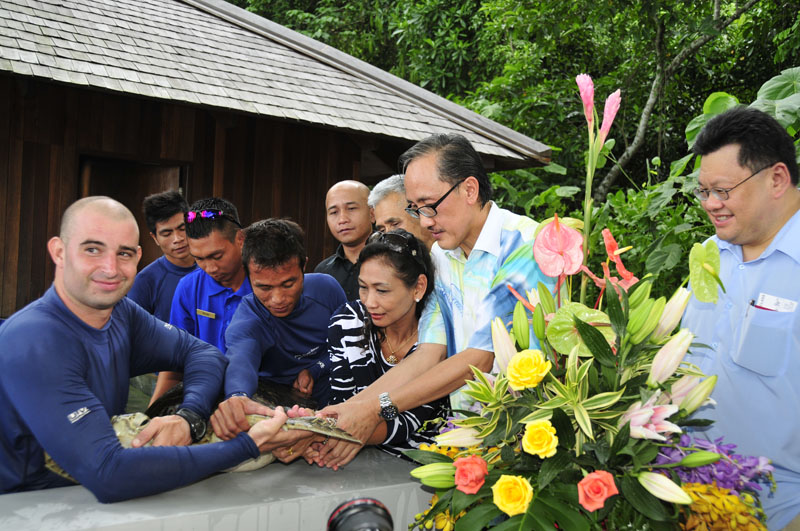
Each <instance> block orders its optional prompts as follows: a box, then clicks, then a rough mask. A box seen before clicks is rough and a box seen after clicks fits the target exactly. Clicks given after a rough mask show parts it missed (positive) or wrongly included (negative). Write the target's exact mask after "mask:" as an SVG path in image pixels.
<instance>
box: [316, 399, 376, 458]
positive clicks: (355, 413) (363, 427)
mask: <svg viewBox="0 0 800 531" xmlns="http://www.w3.org/2000/svg"><path fill="white" fill-rule="evenodd" d="M369 404H370V402H367V401H361V402H358V403H357V402H355V401H353V400H348V401H347V402H344V403H342V404H336V405H332V406H328V407H326V408H325V409H322V410H320V411H319V412H318V413H317V416H318V417H336V418H337V426H339V427H340V428H342V429H343V430H345V431H347V432H348V433H350V434H351V435H353V436H354V437H355V438H356V439H359V440H361V441H368V440H369V439H370V436H371V435H372V434H373V432H374V431H375V429H376V428H377V427H378V425H379V424H380V422H381V419H380V417H379V416H378V413H377V411H375V410H374V408H370V407H369ZM363 447H364V445H363V444H356V443H351V442H346V441H329V442H328V444H326V445H324V446H323V447H322V448H319V455H318V456H317V458H316V463H317V464H318V465H319V466H327V467H328V468H333V469H334V470H338V468H339V467H340V466H344V465H346V464H347V463H349V462H350V461H352V460H353V458H354V457H355V456H356V454H358V452H359V451H360V450H361V448H363Z"/></svg>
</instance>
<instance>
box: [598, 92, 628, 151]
mask: <svg viewBox="0 0 800 531" xmlns="http://www.w3.org/2000/svg"><path fill="white" fill-rule="evenodd" d="M621 102H622V95H621V94H620V90H619V89H617V90H616V91H614V92H613V93H612V94H611V95H610V96H609V97H608V98H607V99H606V104H605V106H604V107H603V124H602V125H601V126H600V134H599V135H598V137H597V145H598V146H600V148H598V149H601V148H602V146H603V143H604V142H605V141H606V137H607V136H608V131H609V130H610V129H611V124H612V123H614V117H615V116H616V115H617V111H619V105H620V103H621Z"/></svg>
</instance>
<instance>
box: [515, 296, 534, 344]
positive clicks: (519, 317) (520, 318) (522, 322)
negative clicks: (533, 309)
mask: <svg viewBox="0 0 800 531" xmlns="http://www.w3.org/2000/svg"><path fill="white" fill-rule="evenodd" d="M513 323H514V324H513V326H512V328H511V333H512V337H513V338H514V340H515V341H516V343H517V347H519V349H520V350H525V349H527V348H528V347H529V346H530V335H531V327H530V324H529V323H528V313H527V311H526V310H525V306H524V305H523V304H522V301H517V304H516V305H515V306H514V319H513Z"/></svg>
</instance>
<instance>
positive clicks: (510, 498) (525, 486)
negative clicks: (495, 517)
mask: <svg viewBox="0 0 800 531" xmlns="http://www.w3.org/2000/svg"><path fill="white" fill-rule="evenodd" d="M492 493H493V494H494V498H493V500H492V501H494V504H495V505H497V508H498V509H500V510H501V511H503V512H504V513H506V514H507V515H508V516H514V515H516V514H522V513H524V512H525V511H527V510H528V505H529V504H530V503H531V500H532V499H533V488H532V487H531V484H530V483H529V482H528V480H527V479H525V478H524V477H522V476H506V475H505V474H504V475H502V476H500V479H498V480H497V482H496V483H495V484H494V485H493V486H492Z"/></svg>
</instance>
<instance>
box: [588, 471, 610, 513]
mask: <svg viewBox="0 0 800 531" xmlns="http://www.w3.org/2000/svg"><path fill="white" fill-rule="evenodd" d="M614 494H619V491H618V490H617V486H616V485H615V484H614V476H612V475H611V474H609V473H608V472H606V471H605V470H596V471H595V472H592V473H591V474H588V475H587V476H586V477H585V478H583V479H582V480H581V481H580V482H579V483H578V501H579V502H580V504H581V505H582V506H583V508H584V509H586V510H587V511H590V512H591V511H596V510H597V509H602V508H603V505H605V503H606V499H607V498H609V497H611V496H613V495H614Z"/></svg>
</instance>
